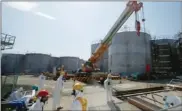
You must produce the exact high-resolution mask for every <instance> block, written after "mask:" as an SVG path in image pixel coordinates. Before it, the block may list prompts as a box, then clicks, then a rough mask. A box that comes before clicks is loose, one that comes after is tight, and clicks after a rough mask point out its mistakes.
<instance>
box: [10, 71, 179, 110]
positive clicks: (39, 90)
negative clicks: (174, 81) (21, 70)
mask: <svg viewBox="0 0 182 111" xmlns="http://www.w3.org/2000/svg"><path fill="white" fill-rule="evenodd" d="M59 73H60V75H59V77H58V78H57V80H56V84H55V87H54V89H53V93H52V94H53V95H52V96H53V103H52V110H59V109H62V108H63V107H62V106H61V105H60V99H61V93H62V91H63V86H64V79H63V76H64V74H65V73H64V71H61V70H60V71H59ZM45 78H46V77H45V74H44V73H41V75H40V76H39V79H40V80H39V86H38V87H36V86H33V87H32V88H33V89H34V90H35V91H36V96H35V97H34V98H31V99H30V100H32V101H34V104H33V105H32V106H31V107H30V108H29V110H30V111H33V110H42V111H43V106H44V104H45V103H46V102H47V100H48V97H49V92H48V91H46V90H45V89H44V82H45ZM112 84H113V83H112V75H111V74H108V76H107V79H106V80H105V81H104V88H105V91H106V100H107V102H112ZM22 91H23V89H22V88H20V89H18V90H17V91H16V94H14V95H12V97H14V98H16V99H18V98H20V97H21V96H22ZM17 92H19V93H17ZM72 95H73V96H74V99H73V103H72V105H71V110H82V111H86V110H88V102H87V99H86V98H85V97H84V94H83V85H82V84H81V83H74V85H73V92H72ZM24 98H25V97H24ZM27 98H28V97H27ZM30 100H29V101H30ZM164 102H165V104H164V107H165V108H169V107H171V106H175V105H178V104H182V102H181V100H180V99H179V97H177V96H175V97H170V96H169V97H168V96H165V97H164Z"/></svg>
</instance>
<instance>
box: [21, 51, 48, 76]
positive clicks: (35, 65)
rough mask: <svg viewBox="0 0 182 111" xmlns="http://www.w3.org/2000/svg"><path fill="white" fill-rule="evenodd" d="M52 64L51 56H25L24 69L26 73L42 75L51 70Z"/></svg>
mask: <svg viewBox="0 0 182 111" xmlns="http://www.w3.org/2000/svg"><path fill="white" fill-rule="evenodd" d="M50 63H51V56H50V55H46V54H36V53H29V54H26V55H25V63H24V69H25V72H29V73H40V72H42V71H43V72H44V71H48V70H49V69H51V68H50V67H51V66H50Z"/></svg>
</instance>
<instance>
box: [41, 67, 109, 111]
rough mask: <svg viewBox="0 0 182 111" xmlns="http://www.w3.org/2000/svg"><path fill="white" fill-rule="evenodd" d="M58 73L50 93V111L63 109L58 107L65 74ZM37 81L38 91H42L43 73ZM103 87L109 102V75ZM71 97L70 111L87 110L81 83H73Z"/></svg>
mask: <svg viewBox="0 0 182 111" xmlns="http://www.w3.org/2000/svg"><path fill="white" fill-rule="evenodd" d="M58 72H59V73H60V75H59V77H58V78H57V80H56V84H55V87H54V89H53V93H52V94H53V95H52V96H53V103H52V110H59V109H62V108H63V107H62V106H61V105H60V98H61V93H62V91H63V86H64V79H63V76H64V75H65V72H64V70H58ZM39 81H40V83H39V90H43V89H44V81H45V75H44V73H41V75H40V76H39ZM104 87H105V89H106V96H107V97H106V98H107V102H110V101H111V100H112V81H111V74H108V77H107V79H106V80H105V82H104ZM72 95H73V96H74V99H73V103H72V105H71V110H84V111H86V110H88V104H87V99H86V98H85V97H84V95H83V85H82V84H81V83H74V85H73V92H72Z"/></svg>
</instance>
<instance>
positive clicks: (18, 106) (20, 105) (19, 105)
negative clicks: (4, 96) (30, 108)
mask: <svg viewBox="0 0 182 111" xmlns="http://www.w3.org/2000/svg"><path fill="white" fill-rule="evenodd" d="M8 104H9V105H11V106H13V107H15V108H16V109H17V110H18V111H19V110H22V109H23V108H26V105H25V102H24V101H23V100H14V101H9V102H8Z"/></svg>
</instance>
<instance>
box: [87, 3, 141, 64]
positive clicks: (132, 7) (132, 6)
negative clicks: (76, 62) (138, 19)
mask: <svg viewBox="0 0 182 111" xmlns="http://www.w3.org/2000/svg"><path fill="white" fill-rule="evenodd" d="M142 6H143V3H137V1H129V2H128V3H127V6H126V8H125V9H124V11H123V13H122V14H121V15H120V16H119V18H118V19H117V21H116V22H115V24H114V25H113V26H112V28H111V29H110V30H109V32H108V33H107V35H106V36H105V37H104V39H103V40H102V41H101V43H100V45H99V46H98V47H97V49H96V50H95V52H94V53H93V55H92V56H91V57H90V58H89V61H90V62H91V63H95V62H97V61H98V60H99V59H100V57H101V56H102V55H103V54H104V52H105V51H106V50H107V49H108V47H109V46H110V44H111V41H112V38H113V37H114V36H115V34H116V33H117V31H118V30H119V29H120V28H121V27H122V25H123V24H124V23H125V22H126V21H127V19H128V18H129V17H130V16H131V15H132V13H133V12H137V11H139V10H140V9H141V7H142Z"/></svg>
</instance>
